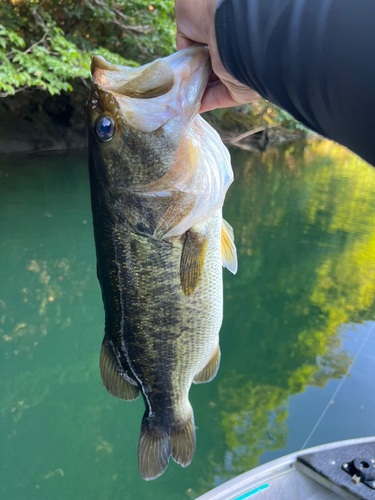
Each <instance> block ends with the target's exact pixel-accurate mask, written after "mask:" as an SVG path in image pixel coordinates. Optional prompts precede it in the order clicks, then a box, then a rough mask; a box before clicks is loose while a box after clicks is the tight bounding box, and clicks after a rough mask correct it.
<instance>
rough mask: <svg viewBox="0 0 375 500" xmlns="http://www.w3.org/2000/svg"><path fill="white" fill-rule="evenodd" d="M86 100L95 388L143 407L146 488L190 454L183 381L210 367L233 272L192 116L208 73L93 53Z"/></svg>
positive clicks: (198, 124)
mask: <svg viewBox="0 0 375 500" xmlns="http://www.w3.org/2000/svg"><path fill="white" fill-rule="evenodd" d="M91 69H92V76H93V82H94V84H93V86H92V90H91V94H90V98H89V101H88V123H89V169H90V187H91V200H92V212H93V221H94V236H95V244H96V253H97V272H98V279H99V282H100V285H101V289H102V295H103V302H104V308H105V336H104V340H103V344H102V349H101V356H100V371H101V376H102V379H103V383H104V385H105V387H106V388H107V390H108V391H109V392H110V393H111V394H112V395H114V396H116V397H118V398H121V399H125V400H128V401H130V400H133V399H136V398H137V397H138V395H139V393H141V394H142V396H143V398H144V401H145V405H146V411H145V414H144V417H143V420H142V424H141V433H140V440H139V448H138V465H139V471H140V473H141V475H142V477H143V478H144V479H146V480H149V479H154V478H156V477H158V476H160V475H161V474H162V473H163V472H164V470H165V469H166V467H167V465H168V461H169V457H170V456H172V458H173V460H174V461H175V462H177V463H179V464H180V465H182V466H183V467H186V466H187V465H189V464H190V462H191V460H192V458H193V455H194V451H195V427H194V417H193V410H192V407H191V405H190V403H189V399H188V395H189V389H190V386H191V384H192V383H193V382H194V383H197V384H198V383H203V382H208V381H210V380H212V379H213V377H214V376H215V375H216V372H217V370H218V367H219V361H220V349H219V330H220V327H221V322H222V265H224V266H226V267H227V268H228V269H230V270H231V271H232V272H234V273H235V272H236V270H237V257H236V249H235V246H234V241H233V231H232V229H231V227H230V226H229V224H227V223H226V222H225V221H224V220H223V219H222V215H221V208H222V205H223V202H224V197H225V193H226V191H227V189H228V187H229V185H230V183H231V182H232V179H233V173H232V169H231V165H230V158H229V153H228V151H227V149H226V148H225V146H224V145H223V144H222V142H221V140H220V138H219V136H218V134H217V133H216V132H215V131H214V130H213V129H212V128H211V127H210V126H209V125H208V124H207V123H206V122H205V121H204V120H203V119H202V118H201V117H200V116H199V115H198V114H197V113H198V110H199V107H200V101H201V98H202V95H203V92H204V89H205V87H206V84H207V81H208V78H209V75H210V71H211V67H210V59H209V54H208V49H207V48H206V47H204V46H200V45H198V46H193V47H191V48H188V49H185V50H183V51H181V52H178V53H176V54H173V55H171V56H169V57H166V58H164V59H159V60H156V61H154V62H153V63H150V64H148V65H145V66H142V67H140V68H135V69H131V68H127V67H124V66H117V65H114V64H110V63H108V62H107V61H105V60H104V59H103V58H102V57H99V56H95V57H94V58H93V60H92V68H91Z"/></svg>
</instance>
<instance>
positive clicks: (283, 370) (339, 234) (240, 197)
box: [203, 142, 375, 489]
mask: <svg viewBox="0 0 375 500" xmlns="http://www.w3.org/2000/svg"><path fill="white" fill-rule="evenodd" d="M232 154H233V163H234V165H235V167H236V171H235V174H236V181H235V184H234V186H233V188H232V189H231V191H230V201H229V202H228V203H227V205H226V210H225V212H226V213H225V216H226V218H227V219H228V220H229V221H231V223H232V224H233V226H234V230H235V234H236V236H237V245H238V251H239V263H240V265H239V273H238V275H237V276H236V277H235V278H232V277H230V276H229V277H228V276H227V279H226V283H225V322H224V326H223V330H222V335H221V338H222V346H223V353H224V354H223V361H222V366H221V372H220V375H221V377H220V380H219V381H218V401H219V402H218V406H219V408H220V410H219V411H220V424H219V425H218V426H217V429H216V431H217V432H218V433H220V434H221V438H219V439H217V440H216V441H217V442H219V443H220V445H218V446H217V447H216V448H215V450H212V451H211V455H210V459H211V461H212V462H213V463H214V464H215V466H214V467H213V469H212V470H211V471H210V472H211V473H210V475H209V478H208V481H207V483H206V484H205V485H204V488H203V489H206V488H208V487H209V485H210V484H212V483H220V482H223V481H224V480H227V479H229V478H231V477H233V476H234V475H236V474H239V473H241V472H243V471H245V470H247V469H249V468H251V467H254V466H256V465H257V464H258V461H259V457H260V455H261V454H262V453H263V452H264V451H265V450H272V449H276V448H280V447H284V446H285V443H286V441H287V439H288V429H287V427H286V425H285V420H286V417H287V416H288V398H289V397H290V396H291V395H293V394H297V393H299V392H301V391H303V390H304V388H305V387H306V386H307V385H316V386H318V387H323V386H324V385H325V384H326V382H327V381H328V380H330V379H332V378H341V377H342V376H343V375H344V374H345V373H346V371H347V369H348V367H349V364H350V361H351V360H350V357H349V355H348V353H346V352H345V351H343V350H342V349H341V337H340V335H339V327H340V326H341V325H342V324H345V323H351V322H357V323H360V322H363V321H367V320H371V319H373V318H374V313H375V274H374V273H375V245H374V243H375V240H374V237H375V224H374V222H375V175H374V171H373V169H372V168H371V167H369V166H366V165H365V164H363V162H361V161H360V160H359V159H358V158H356V157H355V156H353V155H352V154H350V153H349V152H347V151H346V150H344V149H342V148H339V147H338V146H336V145H334V144H332V143H328V142H316V143H313V144H310V145H308V146H306V145H305V144H298V145H294V146H289V147H284V148H279V149H277V150H275V151H273V152H267V153H261V154H252V155H251V157H249V155H247V154H244V153H243V152H237V151H233V152H232ZM239 242H240V243H239ZM224 443H225V444H224Z"/></svg>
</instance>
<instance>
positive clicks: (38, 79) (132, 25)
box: [0, 0, 308, 153]
mask: <svg viewBox="0 0 375 500" xmlns="http://www.w3.org/2000/svg"><path fill="white" fill-rule="evenodd" d="M175 50H176V47H175V22H174V12H173V2H172V0H154V1H150V0H147V1H146V0H137V1H135V0H64V1H61V0H43V2H41V1H39V0H3V1H2V2H1V3H0V117H1V120H0V153H12V152H42V151H54V150H74V149H85V148H86V142H87V141H86V113H85V102H86V100H87V96H88V93H89V92H88V88H86V87H89V86H90V81H89V76H90V61H91V56H92V55H93V54H101V55H103V56H104V57H105V58H106V59H107V60H109V61H110V62H113V63H117V64H125V65H131V66H137V65H142V64H145V63H147V62H149V61H152V60H154V59H156V58H157V57H164V56H166V55H168V54H170V53H172V52H174V51H175ZM203 116H204V118H205V119H206V120H207V121H208V122H209V123H210V124H211V125H212V126H213V127H214V128H215V129H216V130H217V131H218V132H219V134H220V135H221V137H222V139H223V141H224V142H225V143H226V144H229V145H233V146H237V147H241V148H242V149H247V150H250V151H252V150H259V149H261V150H262V149H264V148H265V147H267V145H274V144H279V143H281V142H291V141H294V140H298V139H301V138H304V137H305V136H306V134H307V132H308V131H307V129H306V128H304V127H303V126H302V125H301V124H300V123H298V122H297V121H296V120H294V119H293V118H292V117H291V116H290V115H288V114H287V113H286V112H284V111H283V110H281V109H279V108H277V107H276V106H273V105H271V104H270V103H268V102H266V101H264V100H260V101H258V102H255V103H252V104H249V105H245V106H239V107H237V108H232V109H224V110H216V111H211V112H209V113H205V114H204V115H203Z"/></svg>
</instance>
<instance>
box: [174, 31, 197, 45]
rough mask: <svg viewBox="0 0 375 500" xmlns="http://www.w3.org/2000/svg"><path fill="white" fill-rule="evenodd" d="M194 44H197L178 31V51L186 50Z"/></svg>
mask: <svg viewBox="0 0 375 500" xmlns="http://www.w3.org/2000/svg"><path fill="white" fill-rule="evenodd" d="M194 43H195V42H194V41H193V40H191V39H190V38H188V37H187V36H186V35H184V34H183V33H182V32H181V31H178V29H177V35H176V45H177V50H182V49H186V48H187V47H190V46H191V45H194Z"/></svg>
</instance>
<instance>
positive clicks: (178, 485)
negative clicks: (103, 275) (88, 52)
mask: <svg viewBox="0 0 375 500" xmlns="http://www.w3.org/2000/svg"><path fill="white" fill-rule="evenodd" d="M232 156H233V167H234V170H235V177H236V180H235V183H234V185H233V186H232V187H231V189H230V192H229V195H228V197H227V201H226V205H225V210H224V212H225V217H226V219H227V220H228V221H229V222H230V224H231V225H232V226H233V228H234V232H235V238H236V244H237V249H238V256H239V271H238V274H237V275H236V276H232V275H231V274H230V273H229V272H227V271H224V294H225V304H224V322H223V327H222V330H221V348H222V363H221V367H220V371H219V374H218V375H217V377H216V379H215V380H214V381H213V382H211V383H209V384H205V385H201V386H193V387H192V389H191V392H190V396H191V402H192V405H193V408H194V412H195V421H196V425H197V451H196V454H195V457H194V460H193V463H192V464H191V465H190V466H189V467H188V468H187V469H182V468H181V467H179V466H177V465H176V464H174V463H173V462H171V463H170V465H169V467H168V469H167V471H166V473H165V474H164V475H163V476H162V477H161V478H159V479H157V480H156V481H153V482H150V483H146V482H144V481H143V480H142V479H141V478H140V476H139V474H138V470H137V444H138V435H139V428H140V422H141V417H142V414H143V402H142V401H141V400H139V401H136V402H124V401H119V400H116V399H115V398H113V397H111V396H110V395H109V394H107V392H106V391H105V389H104V388H103V386H102V383H101V380H100V375H99V370H98V359H99V351H100V345H101V340H102V332H103V322H104V314H103V307H102V302H101V296H100V291H99V285H98V283H97V280H96V276H95V255H94V242H93V235H92V227H91V213H90V204H89V186H88V176H87V167H86V158H85V157H84V156H83V155H82V156H80V155H44V156H38V157H33V156H13V157H3V158H0V277H1V280H0V359H1V363H0V374H1V376H0V426H1V427H0V431H1V432H0V440H1V441H0V498H1V499H4V500H7V499H11V500H34V499H38V500H65V499H68V498H69V499H72V500H82V499H85V500H91V499H93V500H107V499H108V500H120V499H121V500H126V499H132V500H136V499H142V500H143V499H145V500H148V499H150V500H151V499H153V500H159V499H160V500H162V499H164V500H165V499H173V500H174V499H176V500H179V499H189V498H196V497H197V496H198V495H199V494H202V493H204V492H205V491H207V490H209V489H211V488H212V487H214V486H215V485H217V484H220V483H221V482H223V481H225V480H227V479H229V478H231V477H233V476H235V475H236V474H238V473H241V472H243V471H245V470H247V469H249V468H251V467H253V466H255V465H257V464H258V463H259V462H264V461H265V460H269V459H271V458H275V456H279V455H282V454H284V453H286V452H290V451H294V450H297V449H300V448H301V447H302V446H303V444H304V443H305V441H306V440H308V446H310V445H313V444H319V442H326V441H331V440H334V439H344V438H347V437H356V436H364V435H369V434H373V433H375V429H374V422H373V418H372V415H373V414H374V411H375V402H374V401H372V398H371V390H372V394H373V393H374V384H373V383H372V381H371V378H372V377H370V374H371V371H369V370H371V367H373V363H374V360H375V338H374V337H375V336H374V335H373V330H372V325H373V323H372V320H373V319H374V316H375V171H374V170H372V169H371V168H370V167H369V166H367V165H366V164H364V163H363V162H361V161H360V160H359V159H357V158H356V157H355V156H353V155H351V154H350V153H348V152H347V151H346V150H344V149H341V148H338V147H337V146H335V145H333V144H332V143H329V142H324V141H323V142H313V143H310V144H305V143H298V144H294V145H292V146H288V147H280V148H278V149H275V150H273V151H268V152H266V153H256V154H254V153H248V152H242V151H239V150H234V151H232ZM365 342H366V345H365ZM348 371H349V375H351V377H347V376H345V374H346V373H347V372H348ZM366 384H367V385H366ZM369 384H370V389H369V388H368V386H369ZM332 395H333V396H334V397H333V396H332ZM348 401H349V402H350V404H349V403H348ZM330 403H334V404H331V405H329V404H330ZM371 405H372V406H371ZM324 411H325V413H324V418H321V421H319V422H318V420H319V418H320V417H321V416H322V413H323V412H324ZM353 419H355V423H356V425H355V426H353V425H352V423H353ZM317 422H318V423H319V425H317V426H316V424H317ZM314 426H315V427H316V429H315V430H314V432H313V433H312V434H311V431H312V430H313V429H314ZM310 434H311V435H310ZM309 435H310V437H309Z"/></svg>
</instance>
